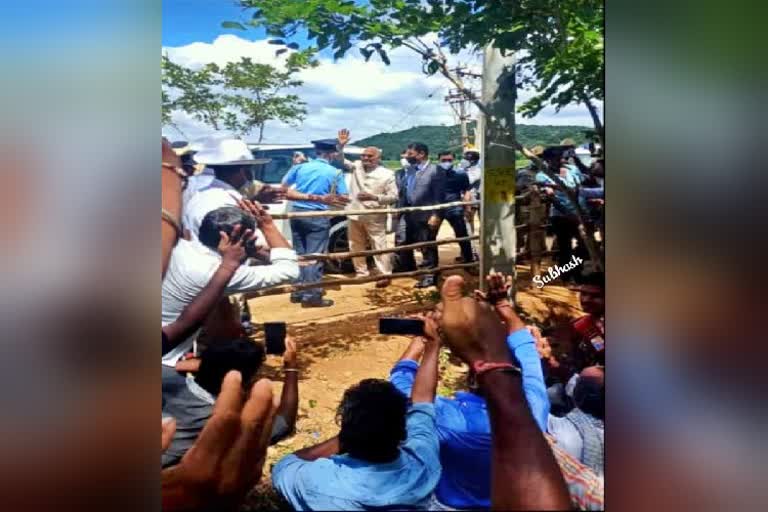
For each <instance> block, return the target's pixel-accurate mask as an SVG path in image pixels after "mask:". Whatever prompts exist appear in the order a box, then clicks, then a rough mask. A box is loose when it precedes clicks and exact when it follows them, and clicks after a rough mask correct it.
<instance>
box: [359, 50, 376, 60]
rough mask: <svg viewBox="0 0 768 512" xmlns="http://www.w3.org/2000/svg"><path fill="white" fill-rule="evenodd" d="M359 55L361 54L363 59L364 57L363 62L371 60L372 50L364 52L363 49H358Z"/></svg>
mask: <svg viewBox="0 0 768 512" xmlns="http://www.w3.org/2000/svg"><path fill="white" fill-rule="evenodd" d="M360 53H362V54H363V57H365V62H368V61H369V60H371V55H373V51H372V50H366V49H365V48H360Z"/></svg>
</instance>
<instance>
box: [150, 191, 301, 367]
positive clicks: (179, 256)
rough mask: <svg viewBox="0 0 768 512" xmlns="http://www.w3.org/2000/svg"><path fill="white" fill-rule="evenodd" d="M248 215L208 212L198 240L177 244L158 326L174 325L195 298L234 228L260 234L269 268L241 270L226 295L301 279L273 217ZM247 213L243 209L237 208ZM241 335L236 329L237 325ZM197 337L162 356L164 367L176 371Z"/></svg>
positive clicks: (253, 207) (255, 210)
mask: <svg viewBox="0 0 768 512" xmlns="http://www.w3.org/2000/svg"><path fill="white" fill-rule="evenodd" d="M247 204H248V205H250V206H249V207H250V210H249V211H251V212H253V214H251V213H246V212H245V211H243V210H242V209H240V208H234V207H230V206H227V207H224V208H219V209H217V210H214V211H212V212H209V213H208V214H207V215H206V216H205V218H204V219H203V222H202V224H201V226H200V237H199V239H197V240H184V239H181V240H179V241H178V243H177V245H176V247H175V248H174V249H173V252H172V253H171V260H170V263H169V265H168V270H167V272H166V275H165V278H164V279H163V286H162V317H161V319H162V325H163V326H166V325H168V324H171V323H172V322H174V321H176V320H177V319H178V318H179V316H180V315H181V313H182V311H184V309H185V308H186V307H187V306H188V305H189V304H190V303H191V302H192V301H193V300H194V299H195V298H196V297H197V296H198V295H200V292H201V291H202V290H203V288H205V286H206V285H207V284H208V283H209V282H210V280H211V277H212V276H213V274H214V273H215V272H216V269H217V268H218V267H219V265H220V263H221V256H220V255H219V254H218V253H217V252H216V249H217V247H218V245H219V242H220V241H221V238H222V233H224V234H227V235H228V236H231V234H232V232H233V231H234V230H235V228H236V227H237V226H240V229H243V230H254V229H255V228H256V226H257V225H258V227H259V228H260V229H261V231H262V233H263V234H264V238H265V239H266V241H267V244H268V245H269V246H270V247H271V250H270V259H271V264H270V265H264V266H246V265H240V266H239V267H238V268H237V270H236V271H235V272H234V274H233V275H232V277H231V278H230V280H229V282H228V283H227V286H226V288H225V289H224V293H225V294H227V295H229V294H233V293H243V292H248V291H252V290H258V289H260V288H266V287H268V286H275V285H280V284H285V283H289V282H291V281H294V280H295V279H297V278H298V276H299V264H298V261H297V258H296V253H295V252H294V251H293V249H291V247H290V245H289V244H288V242H287V241H286V240H285V238H284V237H283V235H282V234H281V233H280V231H279V230H278V229H277V227H276V226H275V223H274V221H273V220H272V217H271V216H270V215H269V214H268V213H267V212H266V211H265V210H263V209H261V208H260V207H258V206H257V205H254V204H252V203H247ZM241 205H243V206H242V207H243V208H245V207H246V203H241ZM237 327H238V328H239V329H241V327H240V326H239V323H238V325H237ZM239 329H238V330H237V331H236V332H233V333H232V338H239V337H240V336H241V335H242V332H241V331H240V330H239ZM195 337H196V333H193V334H192V335H191V336H189V337H187V338H186V339H185V340H184V341H183V342H181V343H179V344H178V345H177V346H176V347H175V348H174V349H173V350H171V351H170V352H168V353H167V354H165V355H164V356H163V364H164V365H166V366H170V367H174V366H175V365H176V363H177V362H178V360H179V359H180V358H181V356H182V355H184V354H186V353H187V352H189V351H190V349H191V348H192V344H193V340H194V339H195Z"/></svg>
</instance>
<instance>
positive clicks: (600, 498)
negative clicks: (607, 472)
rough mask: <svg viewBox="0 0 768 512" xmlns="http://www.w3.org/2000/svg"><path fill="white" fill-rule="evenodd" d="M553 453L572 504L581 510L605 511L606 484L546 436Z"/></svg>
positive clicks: (550, 437) (551, 438)
mask: <svg viewBox="0 0 768 512" xmlns="http://www.w3.org/2000/svg"><path fill="white" fill-rule="evenodd" d="M544 437H546V439H547V441H549V446H550V448H552V453H553V454H554V456H555V459H556V460H557V464H558V465H559V466H560V471H561V472H562V473H563V478H564V479H565V483H566V484H567V485H568V493H569V494H570V495H571V502H572V503H573V505H574V506H575V507H577V508H578V509H579V510H604V509H605V488H604V486H605V482H604V481H603V479H602V478H601V477H599V476H597V474H596V473H595V472H594V471H592V470H591V469H589V468H588V467H587V466H585V465H584V464H582V463H581V462H579V461H578V460H576V459H575V458H573V457H572V456H571V455H570V454H569V453H568V452H566V451H565V450H563V449H562V448H560V447H559V446H558V445H557V441H556V440H555V439H554V438H553V437H552V436H550V435H549V434H545V435H544Z"/></svg>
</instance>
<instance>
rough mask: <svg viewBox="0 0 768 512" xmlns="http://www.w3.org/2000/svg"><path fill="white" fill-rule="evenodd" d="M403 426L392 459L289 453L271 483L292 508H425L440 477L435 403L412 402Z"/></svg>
mask: <svg viewBox="0 0 768 512" xmlns="http://www.w3.org/2000/svg"><path fill="white" fill-rule="evenodd" d="M406 428H407V430H408V434H407V438H406V440H405V443H403V444H402V445H401V447H400V456H399V457H398V458H397V459H395V460H394V461H393V462H388V463H385V464H374V463H370V462H367V461H364V460H360V459H355V458H354V457H350V456H349V455H333V456H332V457H330V458H321V459H317V460H314V461H306V460H302V459H300V458H299V457H297V456H296V455H293V454H291V455H288V456H286V457H283V458H282V459H280V461H279V462H278V463H277V464H275V466H274V468H272V484H273V485H274V487H275V489H277V490H278V491H279V492H280V494H282V495H283V497H285V499H286V500H288V502H289V503H290V504H291V506H292V507H293V508H294V509H295V510H368V509H372V508H375V509H380V510H388V509H389V510H395V509H396V510H404V509H405V510H408V509H424V508H426V506H427V504H428V503H429V500H430V497H431V495H432V493H433V492H434V490H435V486H436V485H437V482H438V480H439V479H440V457H439V455H438V454H439V451H440V445H439V441H438V439H437V432H436V430H435V406H434V404H429V403H417V404H413V405H412V406H411V407H410V408H409V409H408V416H407V418H406ZM371 441H372V442H374V441H375V440H371Z"/></svg>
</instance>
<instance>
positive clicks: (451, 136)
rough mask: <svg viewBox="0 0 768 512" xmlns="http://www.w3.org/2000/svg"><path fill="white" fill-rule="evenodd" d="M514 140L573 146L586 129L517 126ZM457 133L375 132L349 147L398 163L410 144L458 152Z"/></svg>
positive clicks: (446, 129)
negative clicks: (374, 149) (567, 141)
mask: <svg viewBox="0 0 768 512" xmlns="http://www.w3.org/2000/svg"><path fill="white" fill-rule="evenodd" d="M515 129H516V130H517V139H518V140H519V141H520V143H521V144H523V145H524V146H527V147H531V146H536V145H538V144H541V145H542V146H549V145H556V144H558V143H560V141H561V140H563V139H565V138H572V139H573V140H575V141H576V143H578V144H581V143H583V142H586V137H585V136H584V131H585V130H590V128H589V127H587V126H540V125H532V124H518V125H516V126H515ZM469 133H474V123H472V124H470V129H469ZM460 141H461V130H460V129H459V125H456V126H414V127H413V128H409V129H407V130H403V131H400V132H394V133H379V134H378V135H373V136H371V137H366V138H365V139H360V140H358V141H356V142H354V143H353V144H355V145H356V146H376V147H378V148H381V149H382V151H384V156H383V159H384V160H399V159H400V153H401V152H402V151H403V149H405V147H406V146H407V145H408V144H409V143H411V142H423V143H424V144H426V145H427V146H428V147H429V152H430V154H433V155H436V154H437V153H438V152H439V151H446V150H447V151H459V150H460V148H459V146H460Z"/></svg>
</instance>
